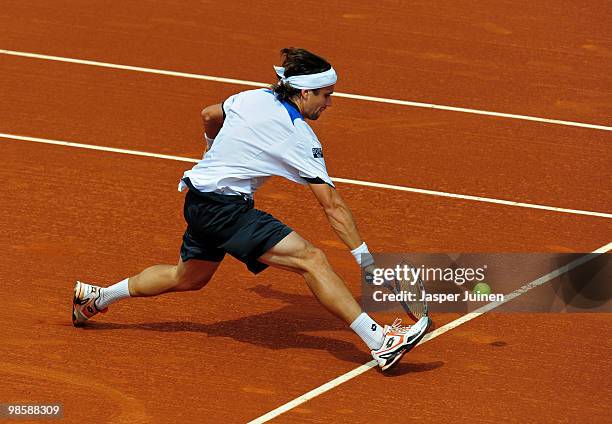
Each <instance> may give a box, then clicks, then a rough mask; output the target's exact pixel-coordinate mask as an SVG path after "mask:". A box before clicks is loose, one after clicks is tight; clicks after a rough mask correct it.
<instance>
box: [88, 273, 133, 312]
mask: <svg viewBox="0 0 612 424" xmlns="http://www.w3.org/2000/svg"><path fill="white" fill-rule="evenodd" d="M126 297H130V291H129V289H128V278H126V279H125V280H121V281H119V282H118V283H117V284H113V285H112V286H110V287H103V288H102V290H100V297H99V298H98V300H96V307H97V308H98V309H104V308H108V305H110V304H111V303H115V302H116V301H118V300H121V299H125V298H126Z"/></svg>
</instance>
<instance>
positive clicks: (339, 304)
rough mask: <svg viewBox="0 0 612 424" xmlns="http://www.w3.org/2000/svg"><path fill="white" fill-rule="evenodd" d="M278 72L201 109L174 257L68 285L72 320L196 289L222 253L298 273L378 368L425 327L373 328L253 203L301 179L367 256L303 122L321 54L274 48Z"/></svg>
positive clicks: (302, 245)
mask: <svg viewBox="0 0 612 424" xmlns="http://www.w3.org/2000/svg"><path fill="white" fill-rule="evenodd" d="M281 58H282V67H275V71H276V73H277V76H278V81H277V82H276V83H275V84H274V85H272V86H271V87H270V88H269V89H257V90H249V91H244V92H241V93H238V94H235V95H233V96H231V97H229V98H228V99H227V100H225V102H223V103H222V104H216V105H212V106H209V107H207V108H205V109H204V110H203V111H202V117H203V121H204V131H205V134H204V136H205V139H206V143H207V151H206V153H205V155H204V157H203V159H202V160H201V161H200V162H199V163H197V164H196V165H195V166H194V167H193V168H192V169H191V170H189V171H186V172H185V173H184V175H183V178H182V179H181V181H180V183H179V190H180V191H185V190H186V191H187V193H186V196H185V205H184V217H185V220H186V222H187V229H186V230H185V233H184V235H183V243H182V246H181V250H180V259H179V261H178V264H177V265H155V266H152V267H150V268H147V269H145V270H144V271H142V272H141V273H140V274H138V275H135V276H132V277H129V278H126V279H124V280H122V281H120V282H118V283H116V284H114V285H111V286H110V287H106V288H102V287H98V286H94V285H90V284H85V283H82V282H77V283H76V285H75V287H74V299H73V308H72V321H73V324H74V325H75V326H81V325H83V324H84V323H85V322H86V321H87V320H88V319H90V318H91V317H93V316H94V315H96V314H97V313H98V312H105V311H106V310H107V308H108V306H109V305H111V304H112V303H114V302H116V301H118V300H120V299H124V298H128V297H143V296H157V295H160V294H163V293H170V292H180V291H188V290H199V289H201V288H203V287H204V286H205V285H206V284H207V283H208V282H209V281H210V279H211V278H212V276H213V275H214V273H215V271H216V270H217V267H218V266H219V264H220V263H221V261H222V260H223V258H224V256H225V255H226V253H229V254H230V255H232V256H233V257H235V258H236V259H238V260H239V261H241V262H243V263H244V264H245V265H246V267H247V268H248V269H249V270H250V271H251V272H252V273H254V274H258V273H259V272H261V271H263V270H264V269H266V268H267V267H268V266H270V265H271V266H273V267H277V268H281V269H284V270H288V271H292V272H295V273H298V274H301V275H302V276H303V277H304V279H305V280H306V283H307V284H308V287H309V288H310V290H311V291H312V293H313V294H314V295H315V296H316V297H317V299H318V300H319V301H320V302H321V304H322V305H323V306H324V307H325V308H326V309H327V310H329V311H330V312H331V313H332V314H334V315H336V316H337V317H339V318H340V319H342V320H344V321H345V322H346V323H347V324H348V325H350V328H352V329H353V330H354V331H355V332H356V333H357V335H359V337H361V339H362V340H363V341H364V342H365V343H366V345H367V346H368V347H369V349H370V350H371V352H372V356H373V357H374V358H375V359H376V360H377V361H378V364H379V365H380V367H381V368H382V369H383V370H386V369H388V368H389V367H391V366H392V365H393V364H395V363H396V362H397V361H398V360H399V359H400V358H401V357H402V355H404V354H405V353H406V352H407V351H408V350H410V349H411V348H412V347H414V346H415V345H416V344H417V343H418V341H419V340H420V339H421V338H422V337H423V335H424V334H425V332H426V330H427V327H428V325H429V321H428V319H427V318H423V319H421V320H419V321H418V322H417V323H416V324H415V325H413V326H401V325H400V323H401V321H400V320H396V321H395V322H394V323H393V324H392V325H390V326H384V327H381V326H380V325H379V324H378V323H377V322H375V321H374V320H373V319H372V318H371V317H370V316H369V315H368V314H366V313H365V312H364V311H362V310H361V308H360V306H359V304H358V303H357V302H356V301H355V299H354V298H353V296H352V295H351V293H350V292H349V290H348V289H347V287H346V285H345V284H344V282H343V281H342V280H341V279H340V277H339V276H338V275H337V274H336V273H335V272H334V271H333V269H332V267H331V266H330V264H329V262H328V261H327V258H326V256H325V254H324V253H323V252H322V251H321V250H320V249H318V248H317V247H315V246H313V245H312V244H311V243H310V242H308V241H307V240H305V239H304V238H302V237H301V236H300V235H299V234H297V233H296V232H295V231H293V230H292V229H291V228H289V227H288V226H287V225H285V224H284V223H282V222H280V221H279V220H278V219H276V218H274V217H273V216H272V215H270V214H268V213H266V212H263V211H261V210H258V209H255V208H254V202H253V195H254V194H255V192H256V190H257V189H258V188H259V187H260V186H261V185H262V184H263V183H264V182H265V181H266V180H267V179H268V178H269V177H270V176H273V175H277V176H281V177H285V178H287V179H289V180H291V181H294V182H296V183H299V184H303V185H308V187H309V188H310V190H311V191H312V193H313V194H314V197H315V198H316V199H317V200H318V202H319V203H320V205H321V207H322V209H323V212H324V213H325V214H326V215H327V218H328V220H329V223H330V225H331V227H332V228H333V230H334V231H335V232H336V234H337V235H338V237H339V238H340V239H341V240H342V241H343V242H344V244H345V245H346V246H347V248H348V249H350V250H351V253H352V254H353V256H354V257H355V260H356V262H357V264H359V265H360V266H361V267H364V268H365V267H370V266H372V265H373V258H372V255H371V254H370V252H369V250H368V246H367V245H366V243H365V242H364V241H363V240H362V239H361V236H360V235H359V232H358V230H357V227H356V225H355V222H354V220H353V217H352V214H351V211H350V210H349V208H348V206H347V205H346V203H345V202H344V201H343V199H342V197H340V194H339V193H338V191H337V190H336V188H335V186H334V183H333V182H332V180H331V179H330V177H329V175H328V173H327V169H326V166H325V160H324V158H323V148H322V146H321V143H320V142H319V140H318V139H317V136H316V135H315V133H314V132H313V130H312V129H311V128H310V126H309V125H308V124H307V122H306V121H307V120H316V119H318V118H319V117H320V116H321V114H322V113H323V112H324V111H325V110H326V109H327V108H328V107H330V106H331V104H332V99H331V95H332V93H333V91H334V86H335V84H336V80H337V76H336V72H335V70H334V69H333V68H332V66H331V65H330V64H329V63H328V62H327V61H326V60H325V59H323V58H321V57H319V56H317V55H315V54H313V53H310V52H308V51H306V50H303V49H297V48H286V49H283V50H281Z"/></svg>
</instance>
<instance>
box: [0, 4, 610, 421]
mask: <svg viewBox="0 0 612 424" xmlns="http://www.w3.org/2000/svg"><path fill="white" fill-rule="evenodd" d="M611 13H612V9H611V6H610V3H609V2H606V1H590V2H584V3H583V2H575V1H561V0H559V1H551V0H547V1H540V2H532V1H525V0H519V1H514V2H509V1H483V2H467V1H459V2H451V1H436V2H427V1H418V2H405V3H404V2H397V1H384V2H380V3H377V5H376V6H374V5H373V4H370V3H368V2H365V1H358V2H326V3H325V6H324V7H321V4H320V3H319V2H313V1H303V2H299V3H294V2H285V3H278V2H271V1H263V2H258V3H257V5H256V6H255V5H254V4H252V3H248V2H227V3H223V2H212V1H200V2H196V1H184V2H179V1H170V0H157V1H132V0H130V1H123V2H105V1H88V2H81V1H76V0H65V1H56V2H48V1H17V0H3V1H2V5H1V6H0V49H3V50H2V51H0V96H1V101H0V133H2V135H1V136H0V155H1V158H2V167H1V168H0V181H2V182H3V183H2V184H1V185H0V212H1V213H0V234H1V237H0V250H1V251H2V252H3V253H2V257H3V260H2V261H0V278H1V280H2V289H1V291H0V293H1V296H0V382H1V383H0V403H42V404H55V403H61V404H63V406H64V418H63V419H64V420H65V421H66V422H83V421H87V422H100V423H102V422H112V423H149V422H152V423H156V422H182V423H197V422H211V423H212V422H214V423H234V422H236V423H240V422H248V421H251V420H255V419H258V418H259V417H262V416H264V415H265V414H267V413H268V412H270V411H273V410H275V409H276V408H278V407H281V406H283V405H285V404H287V403H288V402H291V401H292V400H294V399H297V398H300V396H302V395H304V394H305V393H308V392H309V391H311V390H313V389H316V388H318V387H320V386H322V385H324V384H325V383H327V382H329V381H332V380H334V379H335V378H337V377H339V376H341V375H343V374H345V373H347V372H350V371H352V370H354V369H356V368H358V367H360V366H361V365H363V364H366V363H368V362H369V361H370V359H371V357H370V355H369V352H368V351H367V350H366V349H365V347H364V346H363V344H362V343H361V341H360V340H359V339H358V337H357V336H356V335H355V334H354V333H353V332H352V331H350V329H349V328H347V327H346V326H345V325H344V324H343V323H342V322H340V321H339V320H337V319H336V318H334V317H332V316H331V315H330V314H329V313H327V312H326V311H325V310H324V309H322V307H321V306H319V304H318V303H317V301H316V300H315V298H314V297H313V296H312V295H311V294H310V292H309V291H308V289H307V287H306V285H305V283H304V282H303V280H302V279H301V278H300V277H299V276H296V275H294V274H289V273H286V272H282V271H278V270H267V271H266V272H264V273H263V274H260V275H259V276H257V277H255V276H252V275H251V274H250V273H249V272H248V271H247V270H246V268H245V267H244V266H243V265H242V264H241V263H239V262H237V261H236V260H234V259H233V258H231V257H228V258H227V259H226V260H225V261H224V262H223V264H222V265H221V267H220V269H219V271H218V272H217V274H216V276H215V277H214V279H213V280H212V281H211V283H210V284H209V285H208V287H206V288H205V289H204V290H202V291H201V292H197V293H186V294H172V295H167V296H163V297H159V298H156V299H131V300H128V301H122V302H120V303H117V304H115V305H113V306H112V307H111V308H110V310H109V313H108V314H106V315H102V316H100V317H99V318H98V317H96V319H95V320H94V321H93V322H91V324H90V325H88V326H87V327H85V328H83V329H75V328H73V326H72V324H71V322H70V301H71V295H72V293H71V291H72V286H73V284H74V281H75V280H76V279H81V280H84V281H88V282H98V283H100V284H101V285H110V284H112V283H115V282H117V281H119V280H121V279H123V278H125V277H126V276H130V275H133V274H135V273H137V272H139V271H140V270H141V269H142V268H144V267H146V266H149V265H152V264H155V263H174V262H176V260H177V258H178V249H179V246H180V238H181V235H182V232H183V230H184V222H183V220H182V203H183V195H182V194H179V193H178V192H177V190H176V187H177V183H178V181H179V178H180V177H181V175H182V173H183V171H184V170H186V169H188V168H190V167H191V166H192V165H193V163H192V162H188V161H185V160H171V159H168V158H166V159H164V158H157V157H151V156H135V155H131V154H126V153H121V152H112V151H108V149H106V150H92V149H90V148H81V147H75V146H67V145H58V144H46V143H47V142H48V141H58V140H59V141H67V142H72V143H81V144H84V145H90V146H102V147H104V148H117V149H126V150H134V151H141V152H147V153H155V154H163V155H171V156H177V157H182V158H192V159H198V158H201V156H202V152H203V142H202V129H201V128H202V127H201V119H200V116H199V112H200V110H201V109H202V108H203V107H204V106H206V105H209V104H213V103H218V102H221V101H223V100H224V99H225V98H227V97H228V96H229V95H231V94H233V93H236V92H238V91H241V90H245V89H248V88H252V87H248V86H246V85H241V84H240V83H228V82H216V81H210V80H204V79H196V78H191V77H188V76H186V75H182V76H179V75H176V76H171V75H164V74H160V73H148V72H143V71H139V70H128V69H118V68H117V67H100V66H93V65H91V64H79V63H68V62H66V61H64V60H62V59H61V58H72V59H82V60H90V61H96V62H101V63H106V64H118V65H129V66H135V67H141V68H147V69H155V70H165V71H177V72H182V73H186V74H194V75H206V76H215V77H223V78H232V79H237V80H244V81H254V82H263V83H268V82H272V80H273V78H274V75H273V71H272V65H273V64H278V51H279V50H280V49H281V48H282V47H286V46H300V47H305V48H308V49H310V50H313V51H315V52H317V53H319V54H321V55H323V56H325V57H326V58H328V59H329V60H330V61H331V62H332V63H333V65H334V67H335V68H336V70H337V71H338V74H339V78H340V79H339V82H338V84H337V86H336V91H337V92H339V93H350V94H358V95H366V96H373V97H378V98H385V99H394V100H406V101H411V102H420V103H430V104H435V105H443V106H444V105H445V106H455V107H461V108H465V109H470V110H474V111H494V112H501V113H508V114H515V115H521V116H533V117H541V118H547V119H552V120H562V121H568V122H569V123H566V124H559V123H553V122H544V121H533V120H525V119H516V118H508V117H499V116H491V115H482V114H478V113H473V112H469V111H463V112H458V111H450V110H445V109H435V108H423V107H415V106H409V105H405V104H398V103H397V102H391V103H383V102H381V101H372V100H359V99H354V98H346V97H341V96H337V97H336V98H335V99H334V105H333V107H332V108H331V109H329V110H328V111H326V112H325V113H324V114H323V116H322V118H321V119H320V120H319V121H317V122H316V123H315V124H314V125H313V126H314V128H315V131H317V134H318V136H319V138H320V139H321V141H322V143H323V145H324V147H325V157H326V163H327V166H328V169H329V171H330V174H331V175H332V176H333V177H338V178H345V179H351V180H358V181H363V182H370V183H371V182H375V183H384V184H389V185H394V186H402V187H410V188H420V189H428V190H433V191H437V192H445V193H454V194H466V195H472V196H477V197H483V198H490V199H501V200H510V201H516V202H524V203H527V204H531V205H545V206H550V207H551V208H548V209H534V208H530V207H517V206H510V205H504V204H499V203H490V202H483V201H478V200H470V199H460V198H455V197H445V196H440V195H432V194H422V193H415V192H411V191H401V190H397V189H393V188H380V187H373V186H367V185H366V186H363V185H355V184H353V183H341V182H340V183H338V184H337V186H338V189H339V190H340V192H341V193H342V195H343V197H344V198H345V199H346V201H347V203H348V204H349V206H351V208H352V209H353V212H354V215H355V217H356V219H357V221H358V224H359V226H360V229H361V233H362V235H363V236H364V239H365V240H366V241H367V242H368V244H369V245H370V247H371V249H372V250H376V251H386V252H584V253H589V252H593V251H595V250H597V249H600V248H602V247H603V246H606V245H608V243H610V242H611V241H612V219H611V218H612V216H611V215H610V214H611V213H612V200H611V196H610V193H612V183H611V181H612V179H610V169H611V167H612V148H611V144H610V143H611V142H612V139H611V134H612V133H611V132H610V130H612V78H611V76H610V75H611V72H610V70H611V69H612V35H611V33H610V14H611ZM15 52H16V53H15ZM22 53H34V54H37V55H48V56H54V57H56V58H50V57H42V56H40V57H38V56H37V57H32V56H30V57H26V56H24V55H23V54H22ZM573 123H576V124H592V125H593V126H594V127H589V126H581V125H574V124H573ZM21 137H33V138H36V139H41V140H38V142H37V141H33V140H31V139H23V138H21ZM40 141H45V143H41V142H40ZM256 205H257V207H259V208H260V209H264V210H267V211H269V212H271V213H272V214H274V215H275V216H277V217H278V218H280V219H282V220H283V221H284V222H286V223H287V224H288V225H290V226H291V227H293V228H294V229H295V230H296V231H298V232H299V233H300V234H302V235H303V236H304V237H306V238H307V239H309V240H311V241H312V242H313V243H315V244H316V245H318V246H319V247H321V248H323V249H324V250H325V252H326V253H327V254H328V256H329V259H330V261H331V263H332V265H333V266H334V268H335V269H336V270H337V271H338V273H339V274H340V275H342V276H343V278H344V279H345V280H346V281H347V284H348V285H349V287H350V289H351V290H352V291H353V293H354V294H355V295H356V296H358V295H359V292H360V286H359V278H360V275H359V269H358V267H357V266H356V265H355V263H354V261H353V258H352V257H351V255H350V253H349V252H348V251H347V250H346V249H345V248H344V247H343V245H342V243H341V242H340V241H339V240H338V239H337V238H336V237H335V235H334V234H333V232H332V231H331V229H330V228H329V226H328V224H327V222H326V219H325V217H324V215H323V213H322V211H321V210H320V208H319V207H318V205H317V203H316V200H315V199H314V197H313V196H312V195H311V194H310V192H309V190H308V189H307V188H304V187H301V186H298V185H295V184H291V183H289V182H286V181H284V180H280V179H273V180H272V181H270V182H268V184H267V185H265V186H264V187H263V188H262V189H261V191H260V192H258V194H257V195H256ZM554 207H558V208H564V209H571V210H574V211H573V212H572V211H558V210H553V209H552V208H554ZM581 211H582V212H584V211H586V212H587V213H586V214H585V213H581ZM524 296H530V293H526V294H525V295H524ZM432 318H433V320H434V322H435V326H436V328H440V327H442V326H444V325H445V324H447V323H450V322H453V321H454V320H456V319H457V318H460V316H459V315H455V314H438V315H434V316H433V317H432ZM611 324H612V315H610V314H609V313H581V314H558V313H555V314H552V313H541V314H508V313H505V314H502V313H495V311H493V312H491V313H487V314H484V315H481V316H479V317H477V318H475V319H473V320H470V321H468V322H465V323H464V324H462V325H459V326H457V327H456V328H453V329H452V330H450V331H448V332H446V333H444V334H441V335H440V336H439V337H435V338H432V339H431V340H428V341H427V342H426V343H423V344H422V345H420V346H419V347H417V348H416V349H415V350H414V351H413V352H411V353H410V354H408V355H407V356H405V357H404V358H403V360H402V362H401V364H400V365H399V366H398V367H397V368H396V369H395V370H394V371H393V372H392V373H391V374H390V375H388V376H385V375H383V374H381V373H380V372H379V371H378V370H377V369H371V370H368V371H366V372H364V373H362V374H360V375H358V376H356V377H354V378H352V379H350V380H348V381H346V382H344V383H342V384H337V385H335V387H333V388H332V389H331V390H328V391H325V392H323V393H321V394H319V395H318V396H315V397H314V398H313V399H311V400H309V401H306V402H303V403H300V404H298V405H296V406H294V407H287V410H286V411H283V413H281V414H279V415H277V416H276V417H273V418H271V419H272V422H279V423H280V422H284V423H329V422H351V423H400V422H401V423H404V422H427V423H430V422H431V423H438V422H461V423H489V422H517V423H518V422H520V423H524V422H592V423H594V422H602V423H603V422H609V420H610V417H611V416H612V406H611V405H612V389H611V386H610V377H611V376H612V369H611V367H610V352H611V348H612V344H611V340H612V331H611ZM606 417H607V418H606ZM263 421H264V419H262V420H261V421H260V422H263ZM21 422H24V421H21Z"/></svg>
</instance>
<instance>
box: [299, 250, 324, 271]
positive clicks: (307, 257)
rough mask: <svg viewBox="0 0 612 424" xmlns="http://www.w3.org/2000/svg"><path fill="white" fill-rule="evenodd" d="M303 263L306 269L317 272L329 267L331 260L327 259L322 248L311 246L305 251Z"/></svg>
mask: <svg viewBox="0 0 612 424" xmlns="http://www.w3.org/2000/svg"><path fill="white" fill-rule="evenodd" d="M303 265H304V271H307V272H316V271H317V270H321V269H322V268H324V267H328V266H329V262H328V261H327V256H326V255H325V253H324V252H323V251H322V250H321V249H319V248H318V247H314V246H309V247H308V248H306V251H305V252H304V260H303Z"/></svg>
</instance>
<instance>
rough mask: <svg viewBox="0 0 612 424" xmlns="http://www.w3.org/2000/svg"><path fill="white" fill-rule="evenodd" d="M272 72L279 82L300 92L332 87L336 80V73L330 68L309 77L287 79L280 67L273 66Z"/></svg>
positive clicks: (283, 69)
mask: <svg viewBox="0 0 612 424" xmlns="http://www.w3.org/2000/svg"><path fill="white" fill-rule="evenodd" d="M274 70H275V71H276V75H278V76H279V77H280V80H281V81H282V82H283V83H285V84H289V85H290V86H291V87H293V88H297V89H300V90H316V89H317V88H323V87H327V86H330V85H334V84H335V83H336V81H337V80H338V76H337V75H336V71H334V68H330V69H329V70H327V71H325V72H321V73H318V74H310V75H294V76H292V77H289V78H285V68H283V67H282V66H275V67H274Z"/></svg>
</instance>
